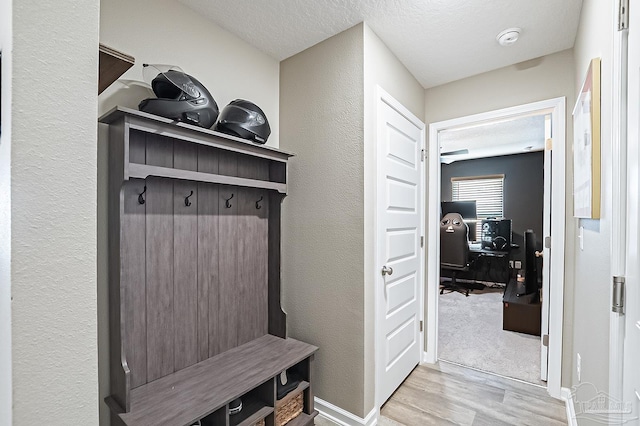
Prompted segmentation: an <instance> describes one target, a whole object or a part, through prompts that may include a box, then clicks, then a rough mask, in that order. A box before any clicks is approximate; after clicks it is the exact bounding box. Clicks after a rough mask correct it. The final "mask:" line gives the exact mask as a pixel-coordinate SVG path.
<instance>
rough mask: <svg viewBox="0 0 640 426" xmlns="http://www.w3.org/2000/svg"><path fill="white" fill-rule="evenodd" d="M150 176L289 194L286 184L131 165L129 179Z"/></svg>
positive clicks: (144, 165) (136, 164)
mask: <svg viewBox="0 0 640 426" xmlns="http://www.w3.org/2000/svg"><path fill="white" fill-rule="evenodd" d="M149 176H157V177H165V178H171V179H183V180H191V181H196V182H208V183H219V184H222V185H234V186H244V187H248V188H260V189H274V190H276V191H278V192H280V193H282V194H286V193H287V184H286V183H279V182H269V181H264V180H257V179H247V178H241V177H235V176H225V175H217V174H213V173H202V172H194V171H192V170H182V169H173V168H169V167H160V166H150V165H148V164H138V163H129V178H140V179H146V178H147V177H149Z"/></svg>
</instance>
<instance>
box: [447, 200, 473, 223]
mask: <svg viewBox="0 0 640 426" xmlns="http://www.w3.org/2000/svg"><path fill="white" fill-rule="evenodd" d="M440 207H441V208H442V216H444V215H445V214H447V213H460V216H462V218H463V219H474V220H475V219H477V218H478V214H477V213H476V201H475V200H472V201H443V202H442V203H440Z"/></svg>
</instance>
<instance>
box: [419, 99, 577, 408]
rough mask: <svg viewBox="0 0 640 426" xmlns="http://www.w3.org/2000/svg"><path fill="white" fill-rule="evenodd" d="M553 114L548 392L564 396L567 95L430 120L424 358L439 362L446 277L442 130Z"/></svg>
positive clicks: (555, 395)
mask: <svg viewBox="0 0 640 426" xmlns="http://www.w3.org/2000/svg"><path fill="white" fill-rule="evenodd" d="M541 113H547V114H551V123H552V128H553V134H554V137H553V163H552V169H553V170H552V174H553V180H552V185H551V218H552V220H551V247H552V250H551V257H550V267H551V272H550V291H549V296H548V300H549V363H548V380H547V391H548V392H549V394H550V395H551V396H552V397H554V398H558V399H560V397H561V390H560V389H561V382H560V380H561V370H562V326H563V304H564V263H565V259H564V251H565V247H564V246H565V210H566V209H565V192H566V190H565V164H566V163H565V162H566V159H565V156H566V153H565V150H566V123H565V121H566V101H565V98H564V97H561V98H554V99H548V100H544V101H539V102H533V103H529V104H524V105H518V106H515V107H510V108H504V109H499V110H495V111H489V112H485V113H480V114H474V115H469V116H466V117H460V118H454V119H451V120H446V121H440V122H437V123H431V124H429V142H428V155H427V157H428V161H429V163H428V164H429V175H428V182H429V185H428V187H429V195H428V206H427V209H428V216H427V235H428V237H427V241H428V246H427V250H428V252H427V253H428V257H427V296H428V297H427V327H426V330H427V350H426V352H425V354H424V361H425V362H427V363H435V362H437V360H438V346H437V336H438V297H437V296H438V289H439V282H438V281H439V275H440V272H439V271H440V250H439V249H438V248H439V246H440V233H439V228H438V226H439V219H440V217H439V214H440V208H439V206H440V199H441V194H440V187H441V186H440V185H441V174H440V144H439V143H438V134H439V132H441V131H443V130H445V129H451V128H455V127H461V126H469V125H472V124H478V123H481V122H485V121H496V120H499V119H503V118H509V117H513V116H519V115H525V114H541Z"/></svg>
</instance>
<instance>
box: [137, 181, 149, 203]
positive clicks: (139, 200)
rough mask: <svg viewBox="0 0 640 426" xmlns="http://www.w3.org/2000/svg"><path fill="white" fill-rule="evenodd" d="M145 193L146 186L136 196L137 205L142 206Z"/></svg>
mask: <svg viewBox="0 0 640 426" xmlns="http://www.w3.org/2000/svg"><path fill="white" fill-rule="evenodd" d="M145 192H147V185H145V186H144V189H143V190H142V192H141V193H140V195H138V203H140V204H144V197H143V195H144V193H145Z"/></svg>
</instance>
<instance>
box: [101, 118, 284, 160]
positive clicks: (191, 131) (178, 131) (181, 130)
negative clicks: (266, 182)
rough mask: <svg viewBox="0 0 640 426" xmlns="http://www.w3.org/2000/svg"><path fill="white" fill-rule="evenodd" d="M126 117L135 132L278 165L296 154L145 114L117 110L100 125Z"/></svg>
mask: <svg viewBox="0 0 640 426" xmlns="http://www.w3.org/2000/svg"><path fill="white" fill-rule="evenodd" d="M123 117H125V118H127V119H128V120H129V123H130V124H129V126H130V128H131V129H133V130H140V131H143V132H147V133H153V134H157V135H162V136H167V137H170V138H176V139H181V140H184V141H187V142H192V143H195V144H199V145H208V146H212V147H214V148H220V149H225V150H229V151H234V152H239V153H242V154H249V155H254V156H257V157H263V158H267V159H271V160H276V161H286V160H287V159H289V158H290V157H293V154H292V153H290V152H287V151H284V150H282V149H279V148H274V147H272V146H269V145H260V144H256V143H253V142H251V141H248V140H247V139H242V138H238V137H236V136H231V135H228V134H226V133H221V132H217V131H215V130H211V129H205V128H204V127H199V126H195V125H193V124H187V123H182V122H179V121H176V120H172V119H170V118H166V117H161V116H159V115H155V114H149V113H147V112H143V111H137V110H135V109H131V108H126V107H122V106H116V107H114V108H113V109H111V110H110V111H109V112H107V113H105V114H103V115H102V116H101V117H100V118H99V119H98V121H99V122H100V123H105V124H111V123H113V122H115V121H117V120H120V119H122V118H123Z"/></svg>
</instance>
